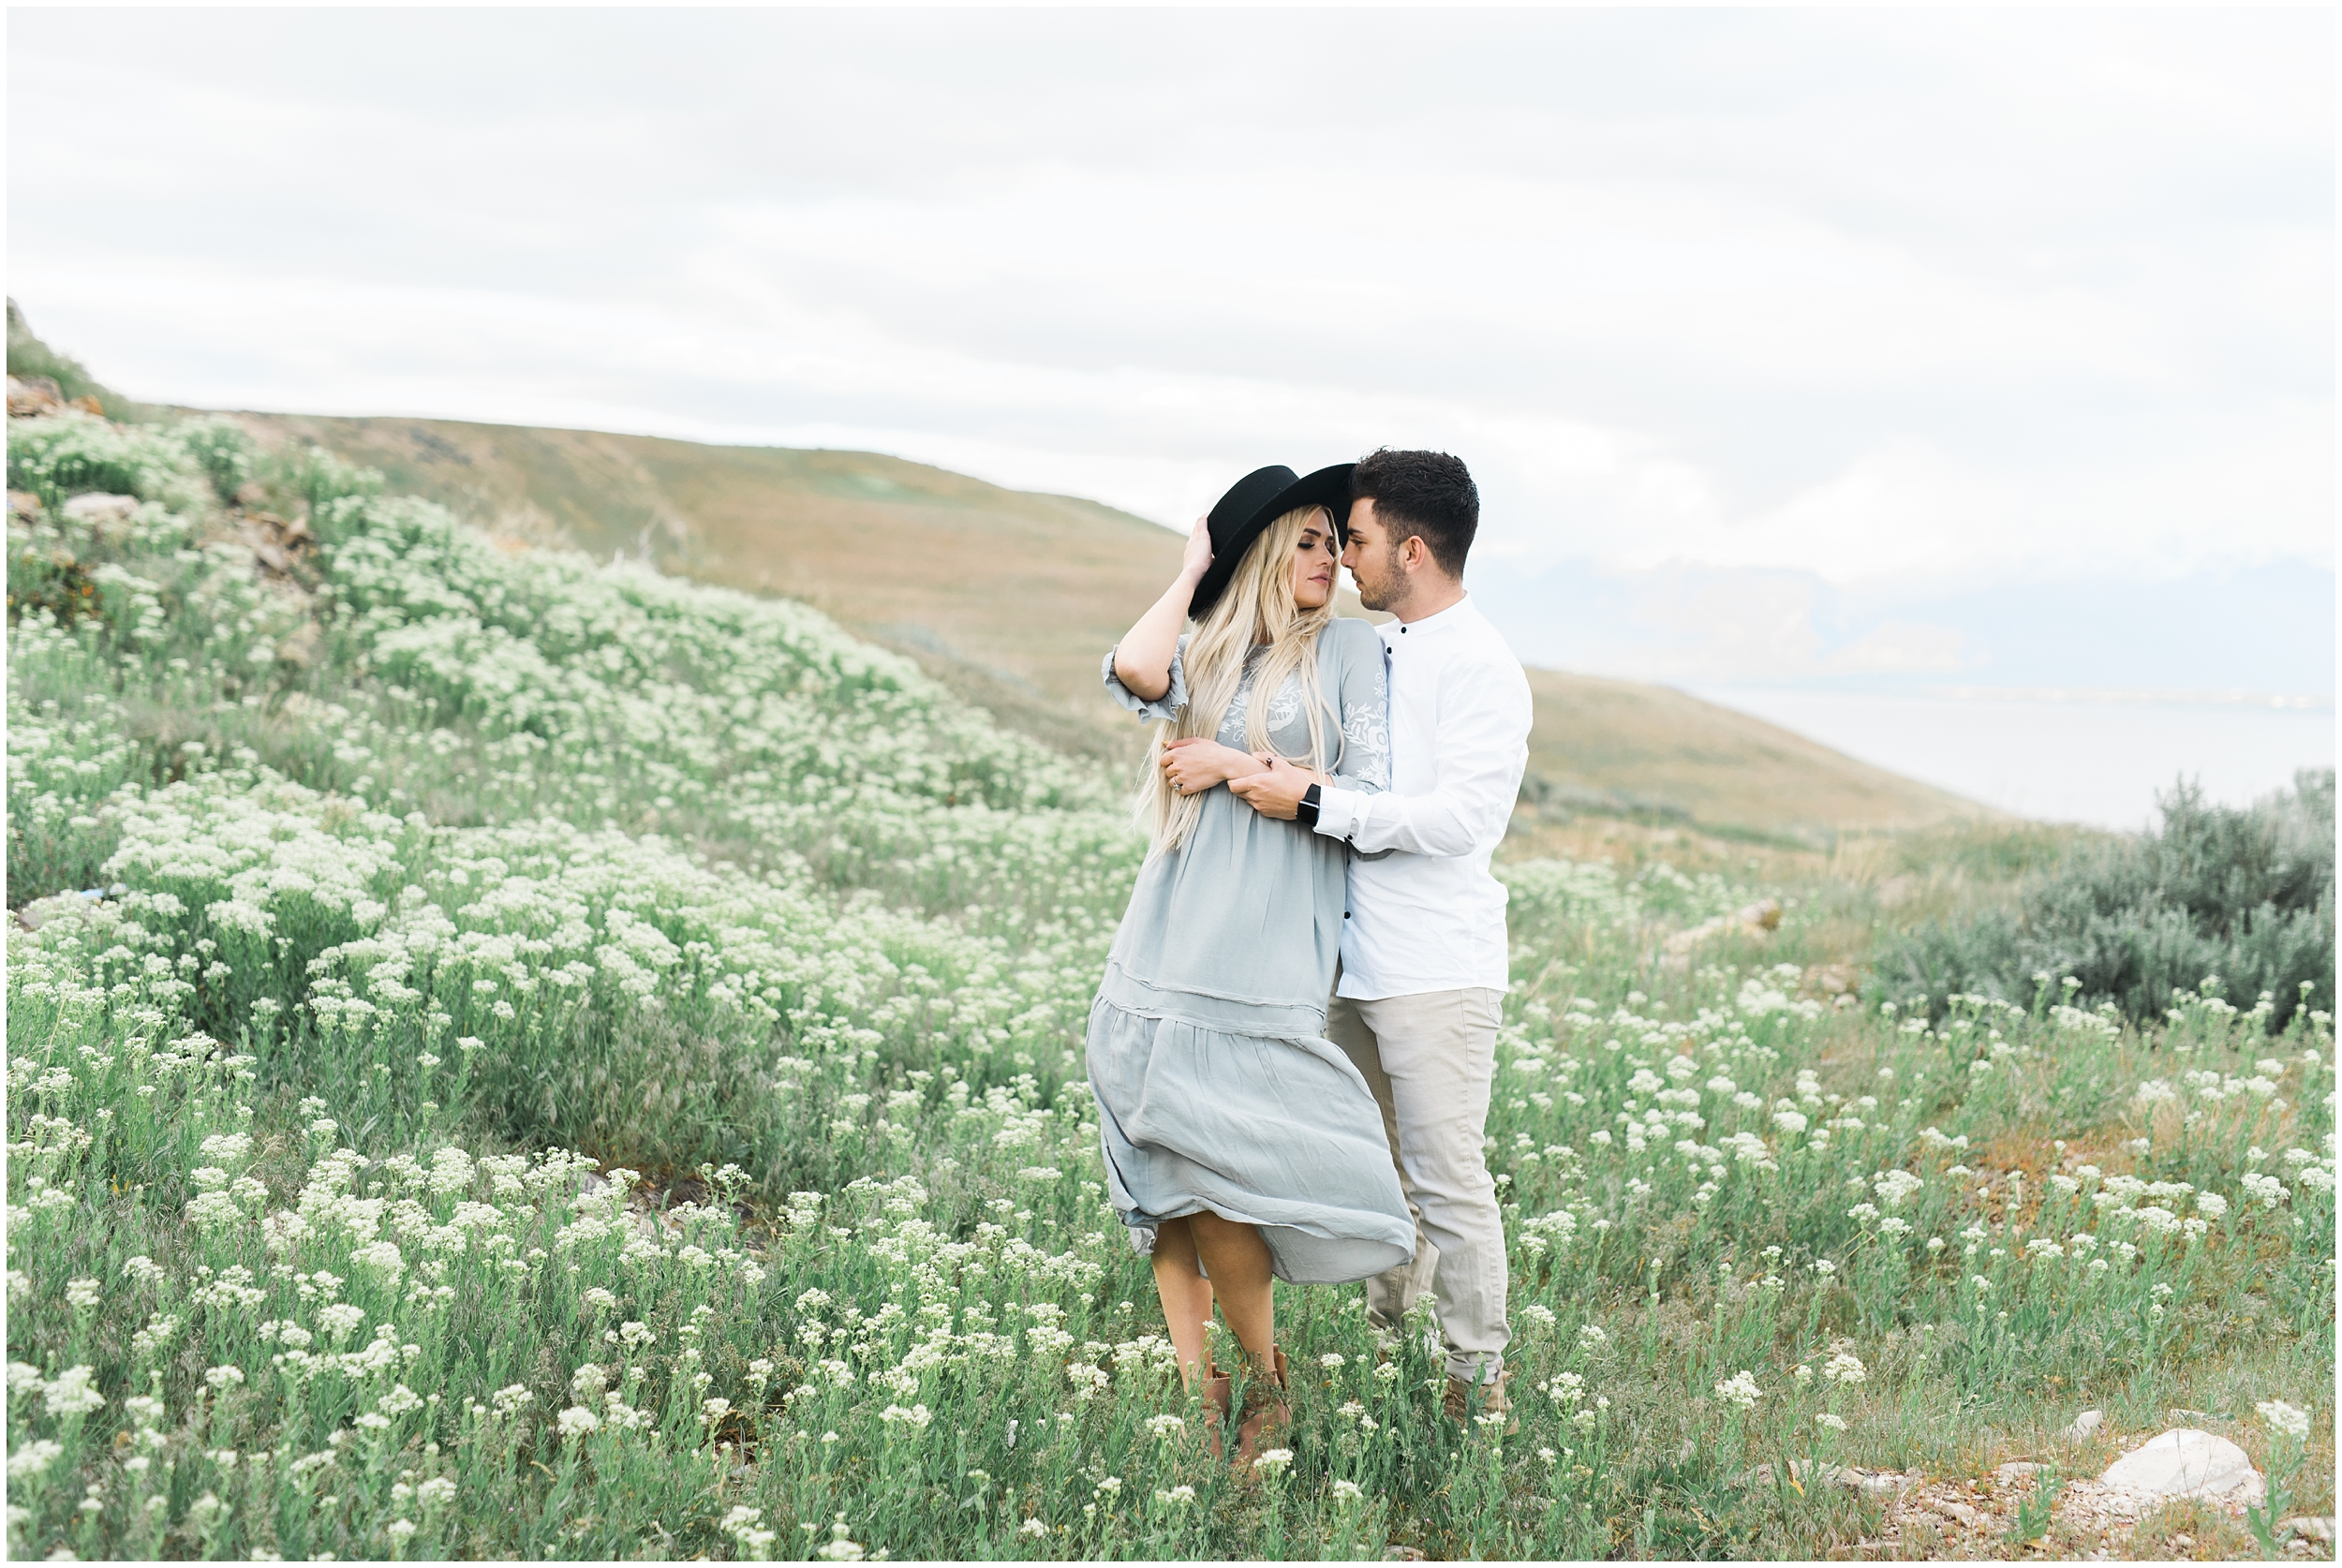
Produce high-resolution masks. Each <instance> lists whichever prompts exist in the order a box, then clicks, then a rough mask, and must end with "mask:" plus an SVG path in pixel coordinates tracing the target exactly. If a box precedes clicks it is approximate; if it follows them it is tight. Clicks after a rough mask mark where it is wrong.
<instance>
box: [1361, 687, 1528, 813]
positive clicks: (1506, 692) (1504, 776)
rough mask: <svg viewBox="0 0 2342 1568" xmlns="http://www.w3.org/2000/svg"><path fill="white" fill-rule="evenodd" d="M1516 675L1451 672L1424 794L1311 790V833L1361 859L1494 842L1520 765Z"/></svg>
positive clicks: (1523, 745) (1520, 697) (1523, 749)
mask: <svg viewBox="0 0 2342 1568" xmlns="http://www.w3.org/2000/svg"><path fill="white" fill-rule="evenodd" d="M1521 684H1522V683H1521V681H1520V677H1519V676H1518V675H1515V676H1514V677H1513V678H1512V679H1510V680H1506V679H1503V678H1501V677H1498V676H1495V675H1494V674H1493V673H1490V672H1482V671H1473V670H1454V671H1450V672H1449V673H1448V679H1447V681H1446V682H1445V683H1444V689H1443V690H1442V691H1441V693H1440V717H1439V732H1438V737H1437V741H1436V745H1437V746H1438V747H1439V755H1438V756H1437V757H1436V758H1435V759H1434V760H1433V766H1434V768H1435V770H1436V772H1437V777H1438V779H1439V782H1438V783H1437V784H1436V785H1435V786H1433V788H1432V790H1431V792H1430V794H1425V795H1401V794H1393V793H1387V792H1386V793H1380V794H1376V793H1371V792H1369V791H1362V790H1343V789H1331V790H1320V791H1318V807H1317V831H1318V832H1320V833H1322V834H1325V835H1327V836H1328V837H1332V838H1341V839H1344V840H1346V841H1348V842H1349V844H1350V845H1351V846H1352V847H1353V848H1355V849H1356V850H1358V851H1361V852H1362V853H1366V854H1375V853H1379V852H1380V851H1385V850H1403V851H1406V852H1407V853H1409V854H1418V855H1460V854H1469V853H1471V852H1472V851H1473V849H1474V848H1475V846H1476V845H1479V844H1483V843H1488V842H1490V841H1492V840H1494V839H1496V838H1499V837H1502V836H1503V835H1504V831H1505V823H1506V822H1507V821H1510V820H1511V817H1512V814H1513V806H1514V803H1515V802H1516V801H1517V800H1518V799H1519V794H1520V776H1521V771H1522V769H1523V768H1525V767H1526V766H1527V764H1528V757H1529V724H1530V719H1531V713H1530V706H1529V703H1528V701H1527V694H1526V692H1525V691H1524V690H1522V689H1521Z"/></svg>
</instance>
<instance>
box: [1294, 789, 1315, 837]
mask: <svg viewBox="0 0 2342 1568" xmlns="http://www.w3.org/2000/svg"><path fill="white" fill-rule="evenodd" d="M1317 806H1318V794H1317V786H1316V785H1314V784H1312V785H1311V786H1310V787H1309V788H1308V789H1307V790H1305V791H1302V794H1301V804H1300V805H1298V806H1295V807H1294V808H1293V819H1294V821H1297V822H1299V823H1300V824H1301V825H1302V826H1303V827H1315V826H1316V825H1317Z"/></svg>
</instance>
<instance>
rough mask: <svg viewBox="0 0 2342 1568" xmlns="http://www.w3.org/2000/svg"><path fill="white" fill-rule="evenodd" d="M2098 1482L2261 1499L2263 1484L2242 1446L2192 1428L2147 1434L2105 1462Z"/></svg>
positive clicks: (2172, 1493)
mask: <svg viewBox="0 0 2342 1568" xmlns="http://www.w3.org/2000/svg"><path fill="white" fill-rule="evenodd" d="M2098 1484H2099V1485H2100V1486H2103V1487H2117V1488H2120V1489H2122V1490H2124V1491H2132V1492H2152V1493H2154V1494H2156V1495H2157V1496H2158V1497H2201V1498H2216V1499H2221V1500H2228V1501H2244V1502H2255V1503H2257V1502H2259V1501H2261V1499H2262V1498H2263V1497H2264V1496H2265V1495H2266V1494H2267V1489H2268V1488H2267V1483H2265V1482H2263V1481H2262V1480H2261V1478H2260V1472H2259V1471H2257V1470H2255V1469H2253V1462H2252V1460H2251V1458H2250V1457H2247V1456H2246V1453H2245V1451H2244V1450H2243V1449H2241V1448H2239V1447H2237V1446H2236V1444H2234V1443H2232V1442H2229V1441H2228V1439H2226V1438H2223V1437H2215V1436H2213V1435H2212V1434H2211V1433H2210V1432H2206V1431H2200V1430H2198V1429H2197V1428H2195V1427H2175V1428H2173V1429H2172V1430H2171V1431H2168V1432H2164V1433H2162V1434H2161V1435H2159V1436H2157V1437H2153V1438H2150V1439H2148V1440H2147V1441H2146V1442H2144V1443H2142V1445H2141V1446H2139V1447H2137V1448H2134V1449H2132V1450H2131V1451H2130V1452H2129V1453H2127V1454H2126V1455H2124V1456H2123V1457H2121V1458H2119V1459H2116V1460H2115V1461H2114V1462H2113V1463H2112V1464H2111V1465H2109V1466H2107V1467H2106V1472H2105V1473H2104V1474H2102V1475H2100V1476H2099V1477H2098Z"/></svg>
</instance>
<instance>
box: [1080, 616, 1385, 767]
mask: <svg viewBox="0 0 2342 1568" xmlns="http://www.w3.org/2000/svg"><path fill="white" fill-rule="evenodd" d="M1187 638H1188V634H1187V633H1185V632H1182V633H1180V634H1179V642H1178V646H1177V647H1175V648H1173V649H1172V650H1171V687H1170V689H1169V690H1167V691H1165V692H1164V694H1163V695H1162V696H1160V697H1158V698H1156V699H1155V700H1154V701H1153V702H1151V703H1150V702H1149V701H1147V699H1146V698H1144V697H1141V696H1140V695H1139V694H1138V693H1137V692H1135V691H1133V690H1132V689H1131V688H1129V687H1127V686H1124V685H1123V684H1122V677H1121V676H1119V675H1118V674H1116V673H1114V656H1115V653H1116V651H1117V650H1118V649H1119V648H1120V646H1121V644H1120V643H1116V644H1115V645H1114V647H1111V648H1108V649H1107V650H1106V658H1105V662H1104V664H1103V665H1101V666H1100V667H1099V670H1098V673H1100V674H1101V675H1103V676H1104V677H1105V683H1106V695H1107V696H1109V697H1111V698H1113V699H1114V700H1115V701H1116V702H1118V703H1121V704H1122V705H1123V706H1124V707H1126V708H1128V709H1130V710H1131V712H1133V713H1134V714H1136V715H1138V717H1139V719H1140V720H1141V721H1142V722H1145V723H1152V722H1154V721H1155V720H1157V719H1161V720H1163V721H1164V722H1165V723H1171V722H1175V721H1177V720H1178V717H1179V710H1180V709H1181V708H1184V707H1186V706H1187V671H1186V669H1185V668H1184V665H1185V664H1186V661H1187ZM1385 749H1386V750H1387V749H1388V748H1387V747H1386V748H1385Z"/></svg>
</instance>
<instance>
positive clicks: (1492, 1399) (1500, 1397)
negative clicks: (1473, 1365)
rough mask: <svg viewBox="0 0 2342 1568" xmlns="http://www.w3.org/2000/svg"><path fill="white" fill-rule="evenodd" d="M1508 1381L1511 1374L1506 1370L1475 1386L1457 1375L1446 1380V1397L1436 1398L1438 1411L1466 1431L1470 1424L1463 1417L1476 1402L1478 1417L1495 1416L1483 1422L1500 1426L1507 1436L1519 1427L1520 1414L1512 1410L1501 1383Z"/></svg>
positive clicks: (1510, 1401) (1509, 1399)
mask: <svg viewBox="0 0 2342 1568" xmlns="http://www.w3.org/2000/svg"><path fill="white" fill-rule="evenodd" d="M1512 1381H1513V1374H1512V1372H1511V1371H1510V1370H1509V1369H1507V1370H1505V1371H1502V1372H1499V1373H1497V1374H1496V1376H1495V1378H1494V1379H1493V1380H1492V1381H1490V1382H1488V1383H1480V1384H1477V1385H1476V1386H1475V1384H1472V1383H1466V1382H1464V1380H1463V1379H1461V1378H1459V1377H1450V1378H1449V1379H1448V1380H1447V1394H1446V1397H1445V1398H1443V1399H1442V1400H1441V1401H1440V1407H1441V1410H1442V1411H1443V1412H1444V1413H1445V1415H1446V1417H1447V1419H1448V1420H1450V1421H1453V1422H1455V1423H1456V1424H1457V1425H1459V1426H1461V1427H1464V1429H1465V1431H1466V1432H1467V1433H1469V1432H1470V1431H1471V1430H1472V1429H1473V1427H1472V1426H1471V1425H1467V1423H1466V1417H1467V1416H1469V1415H1471V1414H1472V1413H1473V1407H1474V1406H1475V1404H1476V1405H1477V1406H1478V1407H1479V1411H1478V1414H1479V1416H1480V1418H1481V1419H1482V1420H1486V1419H1487V1418H1488V1417H1490V1416H1494V1417H1497V1418H1498V1419H1496V1420H1493V1421H1488V1422H1487V1424H1488V1425H1489V1426H1491V1427H1502V1428H1503V1429H1504V1432H1505V1435H1506V1436H1507V1437H1509V1436H1511V1435H1512V1434H1513V1433H1515V1432H1518V1431H1519V1430H1520V1417H1519V1416H1518V1415H1515V1414H1514V1413H1513V1402H1512V1400H1511V1398H1509V1397H1507V1396H1506V1394H1505V1384H1506V1383H1510V1382H1512Z"/></svg>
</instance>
